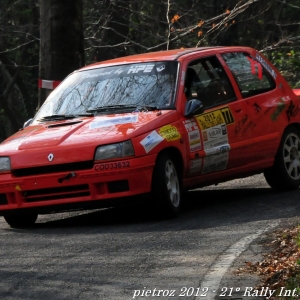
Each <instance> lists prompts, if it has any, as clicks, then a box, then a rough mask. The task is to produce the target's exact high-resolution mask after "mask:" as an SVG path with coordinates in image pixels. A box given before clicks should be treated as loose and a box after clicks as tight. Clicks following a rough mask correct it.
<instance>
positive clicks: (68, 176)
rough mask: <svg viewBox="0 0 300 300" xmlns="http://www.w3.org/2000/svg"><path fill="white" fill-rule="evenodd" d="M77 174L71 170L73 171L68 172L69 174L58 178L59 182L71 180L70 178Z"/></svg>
mask: <svg viewBox="0 0 300 300" xmlns="http://www.w3.org/2000/svg"><path fill="white" fill-rule="evenodd" d="M75 176H76V174H75V172H71V173H69V174H67V175H66V176H64V177H62V178H59V179H58V182H59V183H62V182H63V181H64V180H67V181H69V180H70V178H73V177H75Z"/></svg>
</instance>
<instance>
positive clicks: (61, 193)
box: [22, 184, 90, 202]
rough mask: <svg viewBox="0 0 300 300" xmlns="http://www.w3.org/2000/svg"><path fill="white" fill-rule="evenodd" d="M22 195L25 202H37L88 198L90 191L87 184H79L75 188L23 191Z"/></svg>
mask: <svg viewBox="0 0 300 300" xmlns="http://www.w3.org/2000/svg"><path fill="white" fill-rule="evenodd" d="M22 195H23V197H24V199H25V201H26V202H38V201H48V200H59V199H66V198H78V197H84V196H90V190H89V185H88V184H81V185H75V186H65V187H58V188H47V189H39V190H32V191H24V192H23V193H22Z"/></svg>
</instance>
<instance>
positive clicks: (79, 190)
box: [0, 155, 155, 215]
mask: <svg viewBox="0 0 300 300" xmlns="http://www.w3.org/2000/svg"><path fill="white" fill-rule="evenodd" d="M154 162H155V156H154V155H153V156H146V157H142V158H134V159H131V160H126V161H117V162H107V163H105V164H103V163H102V164H95V165H94V167H93V168H92V169H90V170H80V171H74V172H59V173H51V174H43V175H35V176H26V177H14V176H12V175H11V174H2V175H0V215H4V214H6V213H9V212H12V211H15V210H23V209H26V210H27V209H28V210H31V209H34V210H36V211H38V212H39V211H40V212H47V211H56V210H57V211H60V210H72V209H80V208H83V209H84V208H87V207H103V206H109V205H110V204H111V203H113V202H116V201H117V202H118V203H122V201H123V200H124V202H126V200H128V199H130V198H134V196H137V195H141V194H146V193H149V192H150V190H151V179H152V172H153V167H154ZM115 200H116V201H115ZM105 203H107V205H105Z"/></svg>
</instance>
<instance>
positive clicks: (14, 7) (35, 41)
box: [0, 0, 300, 142]
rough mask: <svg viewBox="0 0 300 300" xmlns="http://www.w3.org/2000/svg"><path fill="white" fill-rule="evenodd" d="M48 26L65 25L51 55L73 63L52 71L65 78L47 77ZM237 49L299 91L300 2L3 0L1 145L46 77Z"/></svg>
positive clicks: (30, 110) (31, 109)
mask: <svg viewBox="0 0 300 300" xmlns="http://www.w3.org/2000/svg"><path fill="white" fill-rule="evenodd" d="M45 11H46V13H47V14H48V12H52V14H50V13H49V14H48V15H47V14H46V15H45ZM55 12H56V14H55ZM56 18H57V20H56ZM59 18H60V20H63V21H61V22H58V19H59ZM51 22H52V23H51ZM49 24H50V25H51V24H52V25H53V24H54V25H55V24H56V25H57V26H58V27H57V29H58V30H56V31H55V30H54V31H53V36H52V38H51V39H50V40H49V43H50V44H51V43H52V44H53V45H56V46H55V47H56V49H54V48H53V47H52V53H51V55H54V56H55V57H58V56H60V57H59V58H60V60H58V61H60V62H66V64H67V67H66V68H65V69H63V67H62V68H59V67H55V66H53V65H52V67H54V68H56V69H58V70H57V73H56V74H58V75H57V76H56V77H60V78H41V77H42V76H43V74H42V72H43V68H47V66H45V65H44V66H43V63H44V61H47V52H44V53H43V49H44V48H45V43H44V44H43V40H42V39H41V36H42V37H43V34H44V33H43V30H44V32H45V29H47V28H48V27H49V26H50V25H49ZM59 26H60V28H59ZM53 28H54V27H53ZM61 28H65V29H61ZM65 31H66V32H67V34H64V33H65ZM74 35H76V38H77V40H78V41H79V42H78V45H79V47H77V45H75V42H74V41H75V38H74ZM72 39H73V40H72ZM232 45H243V46H250V47H253V48H256V49H257V50H259V51H261V52H262V53H263V54H264V55H266V56H267V57H268V58H269V60H270V61H271V62H272V63H273V64H274V65H275V66H276V67H277V68H278V69H279V70H280V71H281V73H282V74H283V75H284V76H285V78H286V79H287V80H288V81H289V83H290V85H291V86H292V87H294V88H296V87H297V88H300V0H240V1H239V0H151V1H148V0H147V1H144V0H103V1H100V0H72V1H70V0H64V1H60V0H14V1H12V0H0V142H1V141H2V140H4V139H5V138H6V137H8V136H9V135H11V134H13V133H14V132H16V131H17V130H18V129H19V128H22V126H23V123H24V122H25V121H26V120H28V119H29V118H31V117H33V116H34V114H35V112H36V110H37V108H38V106H39V105H40V104H41V99H40V100H39V98H41V95H40V93H41V89H38V79H39V78H40V79H46V80H62V79H63V78H64V77H65V76H66V75H67V74H68V73H70V72H72V71H73V70H74V69H76V68H79V67H82V66H83V65H86V64H90V63H93V62H96V61H103V60H106V59H110V58H115V57H120V56H124V55H130V54H136V53H144V52H150V51H159V50H166V49H175V48H182V47H183V48H188V47H203V46H232ZM46 46H47V45H46ZM67 46H69V47H67ZM48 48H49V47H48ZM60 48H61V49H62V50H63V51H59V49H60ZM41 49H42V50H41ZM78 49H79V50H78ZM45 53H46V54H45ZM49 55H50V54H49ZM49 61H50V62H51V60H49ZM72 62H75V63H74V64H73V63H72ZM50 66H51V63H50ZM44 77H45V76H44Z"/></svg>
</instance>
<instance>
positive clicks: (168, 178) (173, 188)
mask: <svg viewBox="0 0 300 300" xmlns="http://www.w3.org/2000/svg"><path fill="white" fill-rule="evenodd" d="M152 197H153V200H154V201H157V203H158V204H159V207H160V209H162V211H163V213H164V214H165V215H167V216H171V217H174V216H177V215H178V214H179V212H180V207H181V191H180V182H179V178H178V170H177V169H176V165H175V163H174V161H173V159H172V157H171V156H170V155H169V154H167V153H163V154H161V155H160V156H159V157H158V158H157V161H156V165H155V167H154V171H153V177H152Z"/></svg>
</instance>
